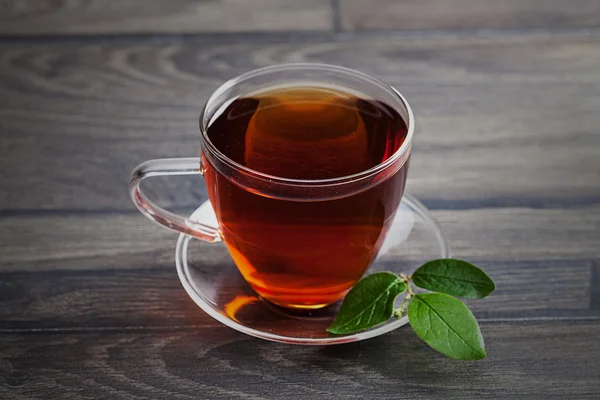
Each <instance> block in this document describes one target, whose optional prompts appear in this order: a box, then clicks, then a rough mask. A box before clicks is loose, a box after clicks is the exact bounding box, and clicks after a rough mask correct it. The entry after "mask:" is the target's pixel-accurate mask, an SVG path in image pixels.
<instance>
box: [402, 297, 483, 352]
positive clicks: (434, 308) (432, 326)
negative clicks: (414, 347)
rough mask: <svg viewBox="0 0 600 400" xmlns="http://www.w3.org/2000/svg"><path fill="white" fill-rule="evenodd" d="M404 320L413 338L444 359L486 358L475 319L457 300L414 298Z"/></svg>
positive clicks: (451, 298) (449, 298)
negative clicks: (443, 355)
mask: <svg viewBox="0 0 600 400" xmlns="http://www.w3.org/2000/svg"><path fill="white" fill-rule="evenodd" d="M408 320H409V322H410V325H411V326H412V328H413V330H414V331H415V332H416V333H417V336H419V337H420V338H421V339H422V340H423V341H424V342H425V343H427V344H428V345H430V346H431V347H433V348H434V349H435V350H437V351H439V352H440V353H443V354H445V355H447V356H448V357H452V358H454V359H456V360H479V359H481V358H485V357H486V356H487V354H486V352H485V346H484V344H483V337H482V336H481V331H480V329H479V324H478V323H477V320H476V319H475V316H474V315H473V313H472V312H471V310H469V308H468V307H467V306H466V305H465V304H464V303H463V302H462V301H460V300H458V299H457V298H454V297H452V296H449V295H447V294H443V293H425V294H417V295H415V297H414V298H413V299H412V300H411V302H410V304H409V305H408Z"/></svg>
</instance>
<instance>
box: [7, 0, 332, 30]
mask: <svg viewBox="0 0 600 400" xmlns="http://www.w3.org/2000/svg"><path fill="white" fill-rule="evenodd" d="M1 6H2V8H0V11H1V12H0V34H4V35H36V34H37V35H45V34H53V35H57V34H58V35H75V34H79V35H82V34H83V35H88V34H124V33H126V34H131V33H136V34H137V33H153V34H157V33H169V34H172V33H174V34H182V33H196V32H231V31H235V32H243V31H273V30H288V31H289V30H303V31H305V30H326V29H331V28H332V11H331V8H330V4H329V2H328V1H326V0H304V1H302V2H296V1H293V0H292V1H290V0H283V1H282V0H253V1H243V0H200V1H196V0H169V1H161V0H69V1H53V0H4V1H3V2H2V4H1Z"/></svg>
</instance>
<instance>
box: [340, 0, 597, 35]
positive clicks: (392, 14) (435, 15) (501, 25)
mask: <svg viewBox="0 0 600 400" xmlns="http://www.w3.org/2000/svg"><path fill="white" fill-rule="evenodd" d="M340 10H341V11H340V13H341V20H342V26H343V27H344V28H345V29H349V30H365V29H506V28H510V29H518V28H521V29H523V28H551V29H561V28H563V29H564V28H586V27H598V26H600V3H598V2H597V1H596V0H573V1H561V0H530V1H522V0H502V1H497V0H419V1H413V0H374V1H362V0H340Z"/></svg>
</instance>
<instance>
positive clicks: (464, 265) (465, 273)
mask: <svg viewBox="0 0 600 400" xmlns="http://www.w3.org/2000/svg"><path fill="white" fill-rule="evenodd" d="M412 281H413V282H414V284H415V285H417V286H418V287H421V288H423V289H427V290H431V291H432V292H442V293H448V294H451V295H454V296H460V297H466V298H469V299H480V298H482V297H485V296H487V295H489V294H490V293H492V292H493V291H494V289H496V285H495V284H494V281H492V279H491V278H490V277H489V276H487V274H486V273H485V272H483V271H482V270H480V269H479V268H477V267H476V266H474V265H473V264H471V263H468V262H466V261H462V260H454V259H452V258H442V259H439V260H434V261H430V262H428V263H426V264H423V265H422V266H421V267H419V269H417V270H416V271H415V273H414V274H413V275H412Z"/></svg>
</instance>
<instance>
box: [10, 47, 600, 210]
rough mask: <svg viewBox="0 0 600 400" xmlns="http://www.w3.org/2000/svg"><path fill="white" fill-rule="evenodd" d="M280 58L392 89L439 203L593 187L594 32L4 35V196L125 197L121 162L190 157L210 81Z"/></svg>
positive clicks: (120, 202) (79, 204) (537, 197)
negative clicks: (376, 79) (362, 76)
mask: <svg viewBox="0 0 600 400" xmlns="http://www.w3.org/2000/svg"><path fill="white" fill-rule="evenodd" d="M357 52H359V53H360V54H361V57H355V54H356V53H357ZM290 61H313V62H329V63H338V64H343V65H347V66H349V67H354V68H358V69H361V70H366V71H368V72H372V73H374V74H377V75H378V76H380V77H381V78H383V79H384V80H386V81H388V82H390V83H392V84H394V85H396V86H397V87H398V88H400V90H401V91H402V92H403V93H405V94H406V95H407V97H408V99H409V101H411V103H412V104H413V108H414V110H415V113H416V115H417V133H416V137H415V146H414V155H413V159H412V164H411V171H410V176H409V184H408V189H409V190H410V191H411V192H412V193H414V194H415V195H417V197H419V198H421V199H424V200H426V201H428V202H429V203H431V204H433V203H436V204H437V207H442V208H444V207H449V206H450V204H451V203H452V204H456V205H455V206H458V207H465V204H466V205H467V207H481V206H490V205H493V206H507V205H508V206H534V207H543V206H548V205H550V206H551V207H556V206H558V207H565V206H572V205H586V204H597V203H598V201H599V199H600V187H599V186H598V185H597V184H596V183H597V182H600V159H599V158H598V157H597V148H598V147H599V146H600V131H599V128H598V127H599V126H600V114H599V113H598V112H597V111H598V109H600V94H599V93H600V75H599V74H598V64H599V63H600V40H599V37H598V36H597V35H589V36H588V35H573V36H568V35H567V36H553V35H527V36H519V37H514V36H500V37H461V36H457V37H452V36H450V37H448V36H439V37H435V36H434V37H430V38H411V37H403V38H400V37H394V36H392V37H389V36H387V35H381V36H373V37H368V38H347V39H340V40H330V39H326V38H323V39H319V40H317V41H315V40H314V38H313V39H311V40H309V41H302V40H300V41H299V42H294V43H289V42H288V39H286V38H285V37H282V38H278V39H277V40H275V42H269V43H265V42H262V41H260V40H259V41H257V39H253V38H252V37H250V38H248V39H245V40H244V39H241V40H240V42H238V43H235V44H230V43H216V44H210V43H201V42H194V41H191V42H189V43H184V44H160V43H158V44H153V43H147V42H141V43H137V42H135V41H134V42H133V43H128V44H121V43H112V42H111V43H104V44H103V45H102V46H100V45H96V44H75V43H68V42H67V43H60V44H59V43H55V44H53V43H48V44H44V45H29V44H23V43H20V44H2V45H0V115H2V118H1V120H0V124H1V125H0V127H1V129H2V132H3V135H2V137H1V138H0V140H1V143H2V148H3V149H4V153H5V154H4V156H3V157H2V158H1V159H0V168H1V169H2V170H9V171H11V174H3V175H2V176H0V187H2V188H3V191H2V193H1V195H0V207H1V208H2V209H4V210H28V209H29V210H30V209H58V210H64V209H78V210H131V209H132V206H131V202H130V200H129V198H128V195H127V193H126V190H124V189H125V184H126V181H127V177H128V174H129V171H130V170H131V168H133V166H134V165H135V164H136V163H138V162H141V161H144V160H146V159H149V158H156V157H172V156H195V155H197V154H198V151H197V150H195V149H198V146H199V144H198V143H199V138H198V137H199V132H198V127H197V118H198V114H199V110H200V108H201V106H202V104H203V102H204V101H205V100H206V98H207V97H208V96H209V94H210V93H211V92H212V91H213V90H214V89H216V88H217V87H218V85H219V84H220V83H222V82H223V81H224V80H225V79H227V78H230V77H233V76H235V75H237V74H239V73H241V72H243V71H247V70H249V69H251V68H255V67H259V66H264V65H268V64H273V63H279V62H290ZM573 104H576V106H574V105H573ZM47 168H52V170H53V174H45V173H44V172H45V171H46V170H47ZM173 182H175V181H173ZM185 182H187V183H185ZM185 182H184V181H179V180H178V181H177V183H166V182H163V183H161V184H160V186H159V189H167V191H168V193H166V194H167V195H169V196H167V198H166V199H165V204H167V205H171V206H173V207H191V206H193V205H197V204H198V202H199V198H202V197H203V196H204V195H205V190H204V186H203V184H202V183H201V182H200V181H199V180H198V181H197V183H193V184H192V181H189V180H188V181H185ZM157 190H158V189H157ZM461 204H462V205H461Z"/></svg>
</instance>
